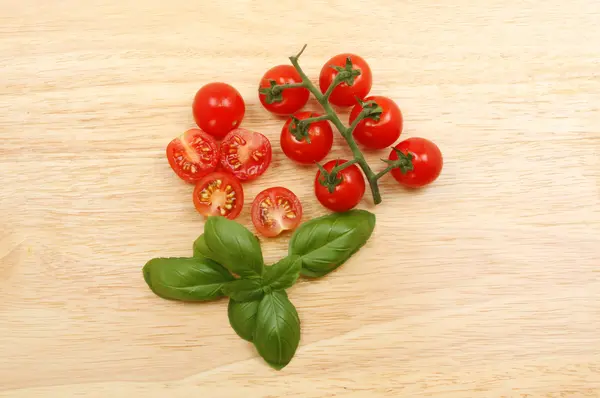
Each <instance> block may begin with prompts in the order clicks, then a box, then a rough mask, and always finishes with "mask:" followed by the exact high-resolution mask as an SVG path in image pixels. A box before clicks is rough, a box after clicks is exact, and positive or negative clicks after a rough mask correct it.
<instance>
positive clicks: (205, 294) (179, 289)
mask: <svg viewBox="0 0 600 398" xmlns="http://www.w3.org/2000/svg"><path fill="white" fill-rule="evenodd" d="M143 273H144V280H145V281H146V283H147V284H148V286H149V287H150V289H151V290H152V291H153V292H154V293H155V294H156V295H158V296H160V297H162V298H166V299H171V300H182V301H206V300H212V299H215V298H218V297H222V296H223V291H222V289H223V286H224V285H225V284H226V283H228V282H230V281H233V280H234V277H233V275H231V274H230V273H229V272H228V271H227V270H226V269H225V268H223V267H222V266H220V265H219V264H217V263H215V262H214V261H212V260H209V259H207V258H187V257H170V258H154V259H152V260H150V261H148V262H147V263H146V265H144V268H143Z"/></svg>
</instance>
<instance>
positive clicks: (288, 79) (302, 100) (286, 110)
mask: <svg viewBox="0 0 600 398" xmlns="http://www.w3.org/2000/svg"><path fill="white" fill-rule="evenodd" d="M270 80H274V81H275V82H276V83H277V84H293V83H302V77H300V74H299V73H298V71H297V70H296V69H294V67H293V66H292V65H277V66H274V67H273V68H271V69H269V70H268V71H267V72H266V73H265V74H264V76H263V77H262V79H261V80H260V85H259V89H260V88H267V87H271V84H270V83H269V81H270ZM281 95H282V97H283V100H282V101H280V102H273V103H272V104H267V101H266V98H267V96H266V95H265V94H261V93H259V94H258V98H259V99H260V102H261V104H262V105H263V106H264V107H265V109H266V110H268V111H269V112H271V113H274V114H276V115H280V116H288V115H291V114H292V113H294V112H297V111H299V110H300V109H302V108H303V107H304V105H306V103H307V102H308V97H309V96H310V92H309V91H308V89H307V88H303V87H297V88H288V89H285V90H283V91H282V94H281Z"/></svg>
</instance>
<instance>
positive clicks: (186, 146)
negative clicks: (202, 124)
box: [167, 129, 219, 183]
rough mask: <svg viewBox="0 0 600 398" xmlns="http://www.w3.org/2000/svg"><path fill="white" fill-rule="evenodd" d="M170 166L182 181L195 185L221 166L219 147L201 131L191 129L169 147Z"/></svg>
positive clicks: (174, 140)
mask: <svg viewBox="0 0 600 398" xmlns="http://www.w3.org/2000/svg"><path fill="white" fill-rule="evenodd" d="M167 160H168V162H169V165H170V166H171V168H172V169H173V171H174V172H175V174H177V175H178V176H179V178H181V179H182V180H184V181H186V182H189V183H195V182H197V181H199V180H201V179H202V178H203V177H204V176H205V175H207V174H208V173H210V172H212V171H214V170H215V169H216V168H217V165H218V164H219V146H218V145H217V143H216V141H215V140H214V138H212V137H211V136H210V135H208V134H206V133H205V132H204V131H202V130H200V129H190V130H187V131H186V132H185V133H183V134H182V135H181V136H179V137H177V138H174V139H173V140H172V141H171V142H169V145H167Z"/></svg>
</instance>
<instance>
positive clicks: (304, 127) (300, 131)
mask: <svg viewBox="0 0 600 398" xmlns="http://www.w3.org/2000/svg"><path fill="white" fill-rule="evenodd" d="M290 119H292V122H291V123H290V125H289V126H288V130H289V132H290V134H292V135H293V136H294V137H295V138H296V139H297V140H298V141H306V142H307V143H309V144H310V134H308V130H309V129H310V121H309V123H306V121H305V120H300V119H298V118H297V117H296V116H293V115H292V116H290Z"/></svg>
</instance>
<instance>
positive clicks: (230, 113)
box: [192, 82, 246, 139]
mask: <svg viewBox="0 0 600 398" xmlns="http://www.w3.org/2000/svg"><path fill="white" fill-rule="evenodd" d="M192 112H193V114H194V120H195V121H196V124H197V125H198V127H200V128H201V129H202V130H204V131H206V132H207V133H208V134H210V135H212V136H213V137H215V138H218V139H220V138H223V137H224V136H225V135H226V134H227V133H228V132H230V131H231V130H232V129H234V128H237V127H238V126H239V125H240V124H241V123H242V119H243V118H244V113H245V112H246V104H245V103H244V99H243V98H242V96H241V95H240V93H239V92H238V91H237V90H236V89H235V88H234V87H232V86H230V85H229V84H226V83H221V82H216V83H209V84H207V85H205V86H203V87H201V88H200V90H198V92H197V93H196V96H195V97H194V103H193V105H192Z"/></svg>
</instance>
